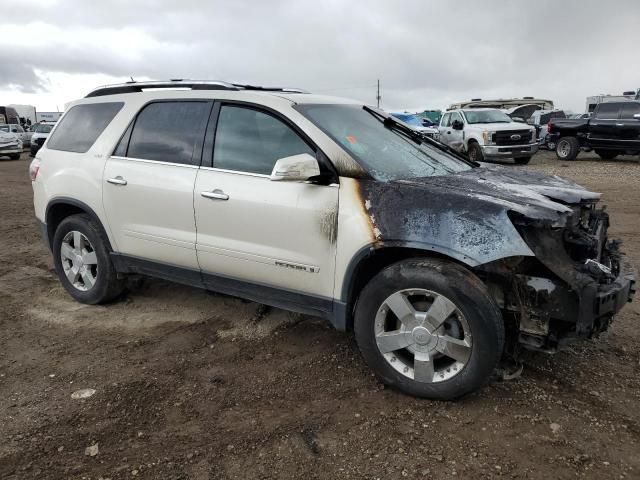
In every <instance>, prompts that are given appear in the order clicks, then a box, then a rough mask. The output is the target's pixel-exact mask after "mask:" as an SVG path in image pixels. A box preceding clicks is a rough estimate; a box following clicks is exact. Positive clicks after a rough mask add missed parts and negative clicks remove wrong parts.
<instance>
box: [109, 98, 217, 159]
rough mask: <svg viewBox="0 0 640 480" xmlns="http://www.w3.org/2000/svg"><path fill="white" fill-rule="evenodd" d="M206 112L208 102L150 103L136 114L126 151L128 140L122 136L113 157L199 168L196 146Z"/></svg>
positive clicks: (204, 123) (204, 125)
mask: <svg viewBox="0 0 640 480" xmlns="http://www.w3.org/2000/svg"><path fill="white" fill-rule="evenodd" d="M210 110H211V104H210V103H209V102H158V103H151V104H149V105H147V106H146V107H144V109H143V110H142V111H141V112H140V113H139V114H138V117H137V118H136V121H135V124H134V125H133V130H132V131H131V139H130V140H129V145H128V148H125V145H124V142H126V141H127V140H128V138H129V136H128V135H126V134H125V135H124V136H123V138H122V140H121V142H120V143H121V144H120V145H118V147H117V148H116V152H115V153H116V154H117V155H121V156H127V157H130V158H141V159H146V160H157V161H160V162H170V163H180V164H184V165H200V155H199V152H200V148H201V147H200V145H201V144H202V140H203V138H204V130H205V128H206V125H207V119H208V118H209V112H210ZM125 150H126V155H123V152H124V151H125ZM196 152H198V154H196Z"/></svg>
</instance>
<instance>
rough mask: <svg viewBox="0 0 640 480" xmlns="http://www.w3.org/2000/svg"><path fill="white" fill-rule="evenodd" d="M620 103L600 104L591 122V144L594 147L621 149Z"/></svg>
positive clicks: (589, 135) (589, 134) (589, 137)
mask: <svg viewBox="0 0 640 480" xmlns="http://www.w3.org/2000/svg"><path fill="white" fill-rule="evenodd" d="M619 113H620V104H619V103H600V104H599V105H598V107H597V108H596V111H595V113H594V116H593V118H592V119H591V120H590V121H589V133H588V139H589V143H590V144H591V145H592V146H593V147H604V148H616V147H619V146H620V145H619V143H620V135H619V129H618V123H619V122H618V116H619Z"/></svg>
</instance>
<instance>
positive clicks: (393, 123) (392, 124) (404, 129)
mask: <svg viewBox="0 0 640 480" xmlns="http://www.w3.org/2000/svg"><path fill="white" fill-rule="evenodd" d="M362 108H363V109H364V111H365V112H368V113H370V114H371V115H373V116H374V117H376V118H378V119H379V120H380V121H381V122H382V124H383V125H384V126H385V127H387V128H389V129H391V130H395V131H396V132H399V133H402V134H404V136H407V137H409V138H410V139H411V140H413V141H414V142H415V143H417V144H418V145H422V143H426V144H428V145H430V146H432V147H434V148H437V149H438V150H441V151H443V152H446V153H448V154H450V155H453V156H454V157H456V158H457V159H459V160H462V161H463V162H464V163H466V164H467V165H471V166H474V167H479V166H480V164H479V163H477V162H473V161H471V160H469V159H468V158H467V157H465V156H464V155H462V154H460V153H459V152H458V151H457V150H454V149H453V148H451V147H450V146H448V145H445V144H444V143H440V142H438V141H437V140H434V139H433V138H431V137H428V136H427V135H423V134H421V133H420V132H417V131H415V130H414V129H413V128H410V127H408V126H406V125H405V124H403V123H402V122H400V121H399V120H396V119H395V118H394V117H392V116H391V115H388V116H385V115H384V114H383V113H382V112H380V111H379V110H376V109H375V108H371V107H368V106H367V105H363V106H362Z"/></svg>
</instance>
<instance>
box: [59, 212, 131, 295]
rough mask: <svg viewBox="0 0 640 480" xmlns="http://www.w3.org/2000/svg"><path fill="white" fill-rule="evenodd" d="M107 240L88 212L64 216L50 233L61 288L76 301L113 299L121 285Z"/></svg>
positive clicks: (121, 289) (120, 290)
mask: <svg viewBox="0 0 640 480" xmlns="http://www.w3.org/2000/svg"><path fill="white" fill-rule="evenodd" d="M108 244H109V241H108V239H107V237H106V234H105V233H104V231H103V230H102V228H101V227H100V226H99V225H98V224H96V222H95V221H94V220H92V219H91V217H89V216H88V215H84V214H82V215H72V216H70V217H67V218H65V219H64V220H63V221H62V222H61V223H60V225H59V226H58V228H57V229H56V232H55V234H54V237H53V245H52V250H53V260H54V266H55V269H56V273H57V274H58V277H59V278H60V281H61V282H62V285H63V286H64V288H65V289H66V290H67V292H69V294H70V295H71V296H72V297H73V298H75V299H76V300H77V301H78V302H81V303H86V304H89V305H95V304H98V303H105V302H108V301H110V300H113V299H114V298H116V297H117V296H119V295H120V294H121V293H122V291H123V289H124V282H123V281H122V280H120V279H118V275H117V272H116V270H115V268H114V266H113V263H112V262H111V258H110V256H109V250H108V247H107V245H108Z"/></svg>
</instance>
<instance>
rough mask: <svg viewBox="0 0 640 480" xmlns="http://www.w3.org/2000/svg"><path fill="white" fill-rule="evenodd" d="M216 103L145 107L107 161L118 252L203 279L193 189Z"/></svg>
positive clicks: (106, 192)
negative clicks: (212, 107)
mask: <svg viewBox="0 0 640 480" xmlns="http://www.w3.org/2000/svg"><path fill="white" fill-rule="evenodd" d="M211 105H212V102H209V101H163V102H156V103H151V104H149V105H147V106H145V107H144V108H143V109H142V111H141V112H140V113H139V114H138V115H137V118H136V119H135V121H134V123H133V124H132V125H131V126H130V127H129V128H128V129H127V132H126V133H125V135H124V136H123V138H122V140H121V141H120V144H119V145H118V147H117V148H116V151H115V152H114V155H113V156H111V157H110V158H109V159H108V160H107V163H106V167H105V170H104V176H103V182H104V186H103V203H104V207H105V212H106V215H107V219H108V222H109V227H110V229H111V233H112V235H113V237H114V239H115V242H116V246H117V250H118V253H120V254H123V255H127V256H129V257H135V258H136V259H143V260H151V261H153V262H157V263H161V264H165V265H170V266H177V267H182V268H185V269H189V270H191V271H192V272H195V275H193V277H194V278H199V276H200V272H199V266H198V261H197V256H196V251H195V243H196V228H195V217H194V210H193V187H194V184H195V180H196V175H197V173H198V167H199V166H200V159H201V153H202V143H203V139H204V132H205V128H206V122H207V119H208V117H209V113H210V111H211ZM174 270H177V269H174Z"/></svg>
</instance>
